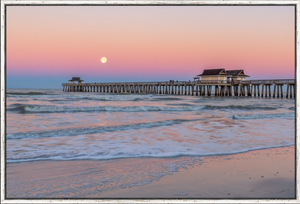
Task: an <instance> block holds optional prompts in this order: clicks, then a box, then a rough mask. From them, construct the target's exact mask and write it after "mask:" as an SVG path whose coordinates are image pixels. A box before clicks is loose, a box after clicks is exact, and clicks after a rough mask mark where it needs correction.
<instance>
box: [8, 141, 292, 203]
mask: <svg viewBox="0 0 300 204" xmlns="http://www.w3.org/2000/svg"><path fill="white" fill-rule="evenodd" d="M6 168H7V172H6V174H7V179H6V182H7V193H8V194H7V198H111V199H113V198H184V199H188V198H190V199H193V198H195V199H196V198H197V199H201V198H216V199H217V198H225V199H227V198H294V197H295V146H294V145H292V146H288V147H277V148H268V149H261V150H252V151H248V152H244V153H237V154H230V155H215V156H203V157H193V156H186V157H185V156H181V157H178V158H126V159H115V160H114V159H112V160H72V161H38V162H37V161H32V162H25V163H8V164H6ZM179 184H180V185H179Z"/></svg>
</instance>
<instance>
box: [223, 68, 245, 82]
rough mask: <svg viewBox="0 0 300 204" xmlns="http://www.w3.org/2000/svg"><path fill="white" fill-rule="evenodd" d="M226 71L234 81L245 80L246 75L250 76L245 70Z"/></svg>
mask: <svg viewBox="0 0 300 204" xmlns="http://www.w3.org/2000/svg"><path fill="white" fill-rule="evenodd" d="M226 73H227V74H229V75H231V77H230V78H231V79H232V80H233V81H240V80H242V81H244V80H245V79H246V77H249V76H248V75H245V73H244V70H242V69H240V70H226Z"/></svg>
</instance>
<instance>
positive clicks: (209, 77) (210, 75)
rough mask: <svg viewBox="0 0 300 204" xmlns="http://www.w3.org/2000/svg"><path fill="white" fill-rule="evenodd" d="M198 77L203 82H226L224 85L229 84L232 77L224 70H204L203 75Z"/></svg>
mask: <svg viewBox="0 0 300 204" xmlns="http://www.w3.org/2000/svg"><path fill="white" fill-rule="evenodd" d="M197 76H200V77H201V81H224V83H226V82H227V78H228V77H231V75H229V74H228V73H227V72H226V71H225V69H224V68H221V69H204V70H203V73H202V74H199V75H197Z"/></svg>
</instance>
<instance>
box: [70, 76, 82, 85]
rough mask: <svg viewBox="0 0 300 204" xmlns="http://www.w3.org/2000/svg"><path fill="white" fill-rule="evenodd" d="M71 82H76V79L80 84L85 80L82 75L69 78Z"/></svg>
mask: <svg viewBox="0 0 300 204" xmlns="http://www.w3.org/2000/svg"><path fill="white" fill-rule="evenodd" d="M69 81H70V82H71V84H74V81H78V84H82V82H83V81H84V80H82V79H80V77H72V79H71V80H69Z"/></svg>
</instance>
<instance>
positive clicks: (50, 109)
mask: <svg viewBox="0 0 300 204" xmlns="http://www.w3.org/2000/svg"><path fill="white" fill-rule="evenodd" d="M178 105H179V104H178ZM11 106H12V107H11V108H8V109H7V110H8V111H17V112H20V113H60V112H100V111H107V112H144V111H200V110H215V109H218V110H246V111H247V110H275V109H277V108H276V107H268V106H233V105H230V106H212V105H198V106H187V105H183V106H172V107H169V106H51V105H46V106H43V105H24V104H13V105H11Z"/></svg>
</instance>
